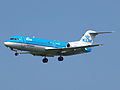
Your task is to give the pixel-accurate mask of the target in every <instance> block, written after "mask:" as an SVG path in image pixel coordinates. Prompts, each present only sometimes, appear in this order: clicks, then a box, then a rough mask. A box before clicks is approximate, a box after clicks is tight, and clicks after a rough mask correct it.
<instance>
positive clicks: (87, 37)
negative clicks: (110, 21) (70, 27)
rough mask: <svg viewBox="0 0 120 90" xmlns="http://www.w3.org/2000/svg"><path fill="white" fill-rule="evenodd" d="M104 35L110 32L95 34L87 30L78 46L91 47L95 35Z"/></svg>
mask: <svg viewBox="0 0 120 90" xmlns="http://www.w3.org/2000/svg"><path fill="white" fill-rule="evenodd" d="M105 33H112V32H96V31H93V30H88V31H87V32H86V33H85V34H84V35H83V37H82V38H81V40H80V42H79V43H80V44H81V45H82V46H83V45H92V43H93V40H94V38H95V36H96V35H98V34H105Z"/></svg>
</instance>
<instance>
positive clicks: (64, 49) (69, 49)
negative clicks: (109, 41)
mask: <svg viewBox="0 0 120 90" xmlns="http://www.w3.org/2000/svg"><path fill="white" fill-rule="evenodd" d="M102 45H103V44H95V45H87V46H80V47H69V48H55V49H47V50H51V51H72V50H77V49H82V48H89V47H96V46H102Z"/></svg>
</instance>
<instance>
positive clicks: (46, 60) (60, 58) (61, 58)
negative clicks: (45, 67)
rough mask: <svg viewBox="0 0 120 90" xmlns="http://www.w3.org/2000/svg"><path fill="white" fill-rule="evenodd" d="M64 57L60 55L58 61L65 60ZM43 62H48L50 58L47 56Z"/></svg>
mask: <svg viewBox="0 0 120 90" xmlns="http://www.w3.org/2000/svg"><path fill="white" fill-rule="evenodd" d="M63 60H64V58H63V57H62V56H60V57H58V61H63ZM42 62H43V63H48V59H47V58H46V57H44V58H43V60H42Z"/></svg>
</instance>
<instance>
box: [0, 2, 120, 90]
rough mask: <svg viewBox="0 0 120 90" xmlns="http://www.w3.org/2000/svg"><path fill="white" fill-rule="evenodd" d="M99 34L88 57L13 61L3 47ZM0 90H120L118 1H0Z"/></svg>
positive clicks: (119, 14) (35, 58)
mask: <svg viewBox="0 0 120 90" xmlns="http://www.w3.org/2000/svg"><path fill="white" fill-rule="evenodd" d="M89 29H92V30H96V31H115V32H114V33H113V34H106V35H100V36H97V37H96V38H95V42H94V44H104V46H102V47H96V48H93V52H91V53H88V54H82V55H76V56H69V57H64V58H65V60H64V62H58V61H57V57H54V58H49V63H48V64H43V63H42V62H41V60H42V57H34V56H32V55H20V56H18V57H15V56H14V52H13V51H10V50H9V49H7V48H6V47H4V45H3V42H4V41H5V40H7V39H9V37H10V36H14V35H25V36H36V37H38V38H44V39H50V40H59V41H74V40H79V39H80V38H81V36H82V34H83V33H85V32H86V30H89ZM0 35H1V37H0V41H1V43H0V46H1V50H0V90H120V54H119V51H120V47H119V46H120V40H119V39H120V38H119V35H120V1H119V0H1V1H0Z"/></svg>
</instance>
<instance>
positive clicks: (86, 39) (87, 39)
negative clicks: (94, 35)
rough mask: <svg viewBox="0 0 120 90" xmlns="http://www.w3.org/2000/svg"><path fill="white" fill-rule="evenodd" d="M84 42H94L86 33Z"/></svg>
mask: <svg viewBox="0 0 120 90" xmlns="http://www.w3.org/2000/svg"><path fill="white" fill-rule="evenodd" d="M83 42H88V43H92V39H91V37H90V36H88V35H86V36H85V37H84V38H83Z"/></svg>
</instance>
